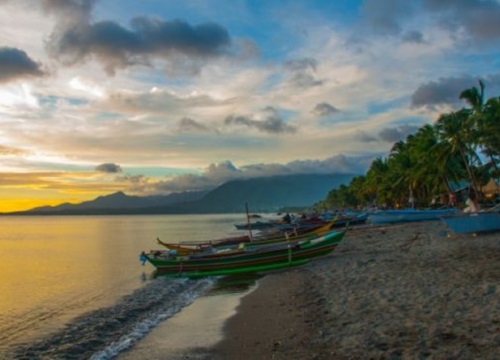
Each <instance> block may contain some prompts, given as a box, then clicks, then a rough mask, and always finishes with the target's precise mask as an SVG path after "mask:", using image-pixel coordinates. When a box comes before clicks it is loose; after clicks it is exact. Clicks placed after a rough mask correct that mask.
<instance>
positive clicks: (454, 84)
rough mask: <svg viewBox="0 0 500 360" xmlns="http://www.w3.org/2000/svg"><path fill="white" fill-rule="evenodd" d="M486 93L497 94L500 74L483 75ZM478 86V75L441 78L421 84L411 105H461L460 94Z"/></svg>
mask: <svg viewBox="0 0 500 360" xmlns="http://www.w3.org/2000/svg"><path fill="white" fill-rule="evenodd" d="M482 79H483V82H484V83H485V84H486V93H487V94H488V92H489V93H491V94H495V95H496V91H498V90H499V88H500V74H495V75H490V76H486V77H483V78H482ZM473 86H478V77H473V76H463V77H460V78H440V79H438V80H437V81H431V82H429V83H427V84H423V85H421V86H420V87H419V88H418V89H417V90H416V91H415V93H413V95H412V97H411V107H412V108H417V107H427V108H430V109H433V108H435V107H436V106H439V105H453V106H459V105H460V104H462V103H461V101H460V99H459V95H460V93H461V92H462V91H464V90H465V89H469V88H471V87H473Z"/></svg>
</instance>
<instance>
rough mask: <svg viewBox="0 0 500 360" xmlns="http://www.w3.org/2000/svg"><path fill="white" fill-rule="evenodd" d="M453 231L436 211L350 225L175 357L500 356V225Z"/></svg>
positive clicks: (265, 282) (267, 280)
mask: <svg viewBox="0 0 500 360" xmlns="http://www.w3.org/2000/svg"><path fill="white" fill-rule="evenodd" d="M447 231H448V230H447V228H446V227H445V225H444V224H442V223H441V222H437V221H434V222H421V223H413V224H404V225H394V226H385V227H380V226H379V227H370V226H367V227H365V228H358V229H353V230H350V231H348V233H347V234H346V236H345V238H344V240H343V242H342V243H341V244H340V245H339V246H338V247H337V249H336V250H335V251H334V253H332V254H331V255H328V256H326V257H322V258H318V259H316V260H314V261H313V262H312V263H310V264H308V265H306V266H303V267H300V268H296V269H292V270H288V271H280V272H276V273H273V274H269V275H266V276H265V277H264V278H263V279H261V280H259V284H258V286H257V288H256V289H255V290H253V291H252V292H250V293H249V294H248V295H246V296H244V297H243V298H242V299H241V302H240V299H238V302H236V303H234V304H235V305H234V306H235V307H236V312H235V313H234V315H232V316H231V314H232V313H227V312H226V315H227V316H229V319H227V317H220V318H219V319H218V324H219V325H218V326H219V327H220V330H221V331H222V332H221V334H222V335H223V337H219V340H220V341H219V342H218V343H215V342H214V341H212V343H206V344H201V343H200V344H193V345H192V346H184V350H182V349H180V350H179V352H178V353H177V355H178V357H176V359H213V360H219V359H220V360H222V359H232V360H238V359H245V360H252V359H256V360H262V359H287V360H291V359H318V360H320V359H499V358H500V355H499V354H500V234H498V233H497V234H489V235H481V236H472V235H467V236H456V235H451V236H447ZM238 303H239V305H238ZM225 320H227V321H225ZM198 324H200V323H199V322H198ZM193 326H196V323H195V324H194V325H193V324H191V328H190V329H191V330H189V327H188V328H186V329H185V331H187V332H189V331H192V330H193V329H194V327H193ZM167 328H168V326H165V327H164V328H163V330H162V328H161V327H160V328H159V329H158V331H156V332H155V335H154V337H155V338H156V339H160V340H161V338H162V337H166V336H168V331H166V330H165V329H167ZM212 340H215V341H216V340H217V339H216V338H212ZM139 350H141V349H139ZM132 351H134V350H132ZM133 354H134V355H135V356H139V357H136V358H149V359H167V358H168V359H170V357H164V356H163V357H162V356H161V355H160V354H159V356H158V357H154V356H153V357H151V356H148V355H151V352H149V353H148V351H147V347H146V348H144V347H143V348H142V351H136V352H134V353H133ZM143 355H144V356H143ZM141 356H142V357H141Z"/></svg>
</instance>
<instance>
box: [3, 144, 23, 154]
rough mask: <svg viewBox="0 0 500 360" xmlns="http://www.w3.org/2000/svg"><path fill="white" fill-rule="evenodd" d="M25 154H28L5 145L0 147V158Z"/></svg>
mask: <svg viewBox="0 0 500 360" xmlns="http://www.w3.org/2000/svg"><path fill="white" fill-rule="evenodd" d="M26 154H28V152H27V151H25V150H22V149H18V148H14V147H10V146H5V145H0V156H10V155H26Z"/></svg>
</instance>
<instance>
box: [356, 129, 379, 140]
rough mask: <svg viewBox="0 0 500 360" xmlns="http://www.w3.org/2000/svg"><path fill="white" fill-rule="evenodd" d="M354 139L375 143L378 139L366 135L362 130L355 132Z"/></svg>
mask: <svg viewBox="0 0 500 360" xmlns="http://www.w3.org/2000/svg"><path fill="white" fill-rule="evenodd" d="M356 139H358V140H360V141H361V142H376V141H378V139H377V138H376V137H375V136H371V135H368V134H367V133H366V132H364V131H363V130H359V129H358V130H357V131H356Z"/></svg>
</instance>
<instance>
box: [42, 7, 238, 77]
mask: <svg viewBox="0 0 500 360" xmlns="http://www.w3.org/2000/svg"><path fill="white" fill-rule="evenodd" d="M94 3H95V1H83V0H82V1H76V0H75V1H68V2H65V1H61V0H54V1H46V2H45V3H44V4H45V9H46V10H47V11H49V12H50V13H54V14H56V15H57V16H58V19H59V21H58V24H57V26H56V27H55V29H54V31H53V32H52V34H51V36H50V39H49V41H48V43H47V49H48V52H49V53H50V54H51V55H52V56H53V57H54V58H56V59H58V60H59V61H60V62H61V63H63V64H65V65H75V64H78V63H81V62H84V61H87V60H89V59H90V58H96V59H98V60H99V61H100V62H101V63H102V65H103V66H104V69H105V70H106V72H107V73H108V74H111V75H113V74H114V73H115V71H116V70H117V69H123V68H126V67H129V66H132V65H138V64H141V65H151V63H152V60H163V61H165V62H167V63H168V62H171V63H172V62H173V63H175V65H176V66H168V64H167V66H166V69H171V70H173V69H176V70H175V71H177V68H179V66H180V69H179V70H178V71H180V72H182V71H184V72H192V69H193V68H198V67H199V66H201V65H202V64H203V62H204V61H206V60H208V59H210V58H214V57H220V56H224V55H230V53H231V50H232V49H231V45H232V40H231V37H230V35H229V32H228V31H227V30H226V29H225V28H224V27H222V26H221V25H219V24H217V23H213V22H207V23H202V24H199V25H191V24H188V23H187V22H186V21H184V20H180V19H176V20H171V21H165V20H162V19H159V18H148V17H135V18H133V19H132V20H131V21H130V24H129V25H130V26H129V27H124V26H122V25H120V24H118V23H117V22H115V21H107V20H104V21H98V22H94V23H91V22H90V14H91V11H92V7H93V4H94ZM181 65H182V66H181ZM186 69H188V70H186Z"/></svg>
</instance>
